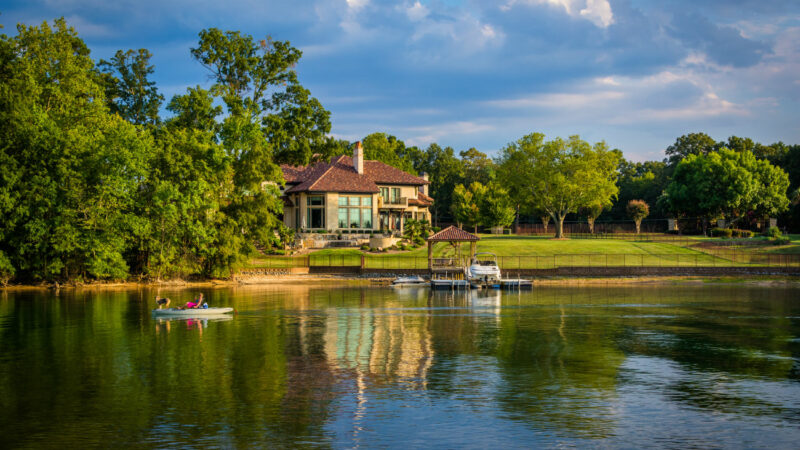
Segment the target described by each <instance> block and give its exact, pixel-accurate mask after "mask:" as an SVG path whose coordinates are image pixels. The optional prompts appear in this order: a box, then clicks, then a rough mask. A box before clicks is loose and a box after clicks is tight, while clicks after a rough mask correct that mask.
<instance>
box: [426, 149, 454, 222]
mask: <svg viewBox="0 0 800 450" xmlns="http://www.w3.org/2000/svg"><path fill="white" fill-rule="evenodd" d="M420 168H421V169H422V170H421V171H422V172H425V173H428V174H429V176H430V185H429V188H430V191H429V192H430V196H431V197H432V198H433V206H432V207H431V209H432V215H433V220H434V224H435V225H437V226H438V224H439V221H440V220H442V219H443V218H446V217H447V215H449V214H450V213H451V211H452V204H453V199H454V191H455V188H456V185H458V184H460V183H463V182H464V166H463V164H462V163H461V161H460V160H459V159H458V158H456V157H455V151H454V150H453V149H452V148H451V147H446V148H442V147H440V146H439V145H438V144H435V143H434V144H431V145H430V146H428V148H427V149H426V150H425V154H424V163H421V164H420Z"/></svg>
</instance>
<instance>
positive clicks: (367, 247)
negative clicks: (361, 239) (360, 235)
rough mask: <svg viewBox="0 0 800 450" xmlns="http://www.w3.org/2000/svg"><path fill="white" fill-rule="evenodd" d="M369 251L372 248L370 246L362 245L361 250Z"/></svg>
mask: <svg viewBox="0 0 800 450" xmlns="http://www.w3.org/2000/svg"><path fill="white" fill-rule="evenodd" d="M369 249H370V248H369V245H368V244H361V250H369Z"/></svg>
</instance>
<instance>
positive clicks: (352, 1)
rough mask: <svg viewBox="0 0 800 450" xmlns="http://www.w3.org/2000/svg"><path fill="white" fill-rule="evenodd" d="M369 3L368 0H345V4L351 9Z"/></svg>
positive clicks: (359, 7)
mask: <svg viewBox="0 0 800 450" xmlns="http://www.w3.org/2000/svg"><path fill="white" fill-rule="evenodd" d="M368 3H369V0H347V6H349V7H350V8H352V9H356V10H358V9H361V8H363V7H365V6H367V4H368Z"/></svg>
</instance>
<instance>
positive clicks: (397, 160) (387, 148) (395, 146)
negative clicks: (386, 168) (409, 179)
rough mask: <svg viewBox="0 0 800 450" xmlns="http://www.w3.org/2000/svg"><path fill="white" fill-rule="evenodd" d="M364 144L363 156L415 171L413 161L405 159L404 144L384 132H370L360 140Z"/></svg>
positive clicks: (411, 171)
mask: <svg viewBox="0 0 800 450" xmlns="http://www.w3.org/2000/svg"><path fill="white" fill-rule="evenodd" d="M361 143H362V144H363V146H364V158H365V159H374V160H377V161H381V162H384V163H386V164H388V165H390V166H393V167H397V168H398V169H402V170H405V171H406V172H409V173H416V171H415V169H414V165H413V162H412V161H411V160H409V159H405V155H406V144H405V143H404V142H403V141H401V140H399V139H397V138H396V137H394V136H391V135H388V134H386V133H372V134H370V135H367V136H366V137H364V139H363V140H362V141H361Z"/></svg>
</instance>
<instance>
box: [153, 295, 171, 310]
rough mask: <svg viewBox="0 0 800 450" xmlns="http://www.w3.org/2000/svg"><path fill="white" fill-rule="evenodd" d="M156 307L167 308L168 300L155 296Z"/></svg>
mask: <svg viewBox="0 0 800 450" xmlns="http://www.w3.org/2000/svg"><path fill="white" fill-rule="evenodd" d="M156 305H158V309H163V308H169V299H168V298H167V297H159V296H157V295H156Z"/></svg>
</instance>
